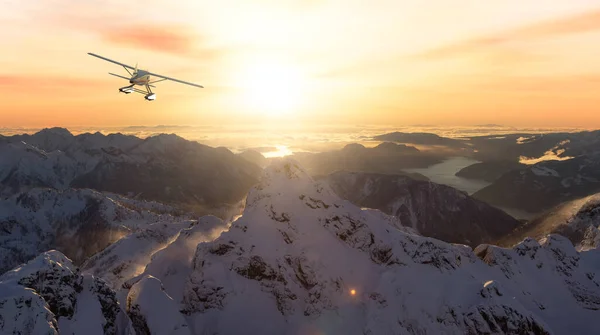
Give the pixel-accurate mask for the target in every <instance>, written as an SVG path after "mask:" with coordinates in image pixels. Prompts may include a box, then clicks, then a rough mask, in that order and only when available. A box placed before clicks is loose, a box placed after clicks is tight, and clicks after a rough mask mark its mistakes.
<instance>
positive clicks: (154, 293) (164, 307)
mask: <svg viewBox="0 0 600 335" xmlns="http://www.w3.org/2000/svg"><path fill="white" fill-rule="evenodd" d="M127 302H128V305H127V309H128V312H129V314H130V315H131V316H132V318H134V319H135V317H138V318H142V320H143V322H145V323H146V325H147V327H148V329H151V331H152V334H156V335H163V334H164V335H184V334H185V335H189V334H190V330H189V327H188V325H187V322H186V320H185V319H184V317H183V315H182V314H181V313H179V308H178V306H177V303H176V302H175V301H174V300H173V299H172V298H171V297H170V296H169V295H168V294H166V293H165V292H164V289H163V287H162V284H161V282H160V281H159V280H158V279H156V278H154V277H152V276H145V277H144V278H142V280H140V281H139V282H137V283H136V284H135V285H133V287H132V288H131V290H130V291H129V295H128V296H127ZM134 324H135V322H134Z"/></svg>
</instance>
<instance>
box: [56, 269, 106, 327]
mask: <svg viewBox="0 0 600 335" xmlns="http://www.w3.org/2000/svg"><path fill="white" fill-rule="evenodd" d="M90 281H91V277H87V278H85V279H84V290H83V291H82V292H81V293H80V294H79V296H78V297H77V305H76V307H75V314H74V315H73V317H72V319H71V320H69V319H67V318H65V317H61V318H59V319H58V326H59V329H60V332H61V333H62V334H86V335H88V334H89V335H103V334H104V331H103V327H104V324H105V323H106V319H105V318H104V316H103V315H102V310H101V309H102V306H101V305H100V302H99V301H98V298H97V297H96V296H94V294H93V293H92V292H91V291H90V288H89V285H90V284H91V283H90Z"/></svg>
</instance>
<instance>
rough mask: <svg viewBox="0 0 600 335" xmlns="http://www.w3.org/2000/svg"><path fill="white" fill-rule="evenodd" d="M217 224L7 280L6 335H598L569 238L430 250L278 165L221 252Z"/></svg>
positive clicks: (23, 270) (596, 270)
mask: <svg viewBox="0 0 600 335" xmlns="http://www.w3.org/2000/svg"><path fill="white" fill-rule="evenodd" d="M202 220H204V221H202ZM202 220H200V221H199V222H198V223H197V224H195V225H191V226H185V225H179V224H178V223H174V225H167V226H162V227H161V226H160V225H159V226H155V227H152V228H150V229H148V230H146V232H145V233H142V232H141V231H140V233H135V234H132V235H128V237H125V238H123V239H121V240H119V242H117V243H115V244H113V245H112V246H111V247H109V248H107V249H105V251H103V252H101V253H99V254H97V256H94V257H92V258H91V259H90V261H89V262H87V263H86V265H85V266H84V270H83V271H82V270H81V269H80V268H77V267H76V266H74V265H73V264H72V263H71V261H70V260H69V259H67V258H66V257H65V256H64V255H62V254H61V253H60V252H58V251H49V252H46V253H43V254H41V255H39V256H38V257H37V258H35V259H33V260H31V261H30V262H29V263H27V264H24V265H22V266H20V267H18V268H15V269H14V270H12V271H9V272H7V273H5V274H4V275H2V276H0V316H1V319H2V320H5V321H4V322H2V323H0V331H1V332H2V333H12V332H14V331H25V332H29V333H50V334H52V333H56V332H58V331H60V332H61V333H70V332H75V333H80V332H82V330H83V329H85V333H86V334H87V333H101V334H102V333H104V334H121V333H125V334H127V333H130V334H131V333H133V332H135V333H137V334H159V333H160V334H190V333H192V334H240V333H249V334H297V333H315V332H327V333H333V334H394V333H407V334H410V333H423V334H441V333H445V334H563V333H568V334H592V333H594V332H595V331H596V330H597V324H596V322H595V320H597V319H598V317H599V314H598V313H599V311H600V281H599V279H600V254H599V253H598V250H597V249H592V250H589V251H585V252H577V251H576V250H575V248H574V247H573V245H572V244H571V242H570V241H569V240H568V239H566V238H564V237H561V236H559V235H549V236H545V237H543V238H542V239H541V240H540V241H539V242H538V241H535V240H533V239H526V240H524V241H522V242H521V243H519V244H517V245H516V246H514V247H513V248H512V249H504V248H499V247H495V246H491V245H487V244H483V245H480V246H478V247H477V248H475V250H472V249H471V248H469V247H467V246H464V245H453V244H449V243H445V242H442V241H439V240H436V239H433V238H428V237H423V236H419V234H417V233H416V231H415V230H414V229H412V228H410V227H404V226H403V225H402V224H401V220H399V219H398V218H397V217H394V216H388V215H386V214H383V213H382V212H380V211H377V210H371V209H361V208H360V207H358V206H356V205H354V204H352V203H350V202H349V201H345V200H342V199H341V198H340V197H339V196H337V195H336V194H335V193H334V192H333V190H332V189H331V188H330V187H329V186H328V185H327V184H326V183H324V182H322V181H315V180H314V179H312V178H311V177H310V176H309V174H308V173H307V171H305V170H304V169H302V168H301V167H300V166H299V165H298V163H297V162H296V161H294V160H292V159H279V160H275V161H273V162H272V163H271V164H270V165H269V166H268V167H267V168H266V169H265V170H264V172H263V174H262V177H261V178H260V181H259V183H258V184H256V185H255V186H254V187H253V188H252V189H251V191H250V192H249V194H248V196H247V199H246V207H245V209H244V212H243V214H242V216H241V217H239V218H238V219H237V220H235V221H234V222H233V223H232V224H231V226H230V227H229V228H228V229H226V231H224V232H223V233H221V234H219V236H218V237H216V238H214V236H212V237H211V236H209V235H210V234H211V231H213V228H217V229H218V227H219V226H220V220H219V219H217V218H210V217H209V218H205V219H202ZM171 228H172V229H173V230H171ZM178 229H179V232H178V233H176V234H175V235H173V234H172V233H171V231H175V230H178ZM169 236H173V237H169ZM113 271H114V272H113ZM114 273H117V274H118V275H114ZM92 274H99V275H101V276H104V278H105V279H104V280H99V279H97V277H94V276H93V275H92ZM163 281H164V282H163Z"/></svg>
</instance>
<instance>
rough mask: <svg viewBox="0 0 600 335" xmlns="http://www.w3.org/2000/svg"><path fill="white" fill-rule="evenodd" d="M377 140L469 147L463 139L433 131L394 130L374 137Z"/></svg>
mask: <svg viewBox="0 0 600 335" xmlns="http://www.w3.org/2000/svg"><path fill="white" fill-rule="evenodd" d="M373 139H374V140H376V141H387V142H396V143H407V144H416V145H427V146H430V145H431V146H446V147H451V148H465V149H466V148H467V145H466V144H465V142H464V141H462V140H456V139H452V138H447V137H441V136H439V135H436V134H431V133H403V132H399V131H396V132H393V133H387V134H383V135H377V136H374V137H373Z"/></svg>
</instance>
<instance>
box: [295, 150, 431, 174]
mask: <svg viewBox="0 0 600 335" xmlns="http://www.w3.org/2000/svg"><path fill="white" fill-rule="evenodd" d="M293 157H294V159H296V160H298V162H300V164H302V165H303V166H306V170H307V171H308V172H309V173H310V174H311V175H313V176H325V175H328V174H330V173H332V172H335V171H338V170H350V171H362V172H374V173H387V174H404V175H409V176H411V177H413V178H415V179H423V180H426V179H427V178H426V177H425V176H423V175H421V174H418V173H407V172H405V171H403V169H409V168H419V167H427V166H430V165H433V164H436V163H439V162H441V161H442V158H441V157H439V156H437V155H434V154H429V153H425V152H421V151H419V149H417V148H415V147H412V146H407V145H404V144H395V143H391V142H384V143H381V144H379V145H377V146H375V147H373V148H367V147H365V146H364V145H362V144H357V143H353V144H348V145H346V146H345V147H344V148H343V149H341V150H334V151H328V152H321V153H303V152H302V153H295V154H294V155H293Z"/></svg>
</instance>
